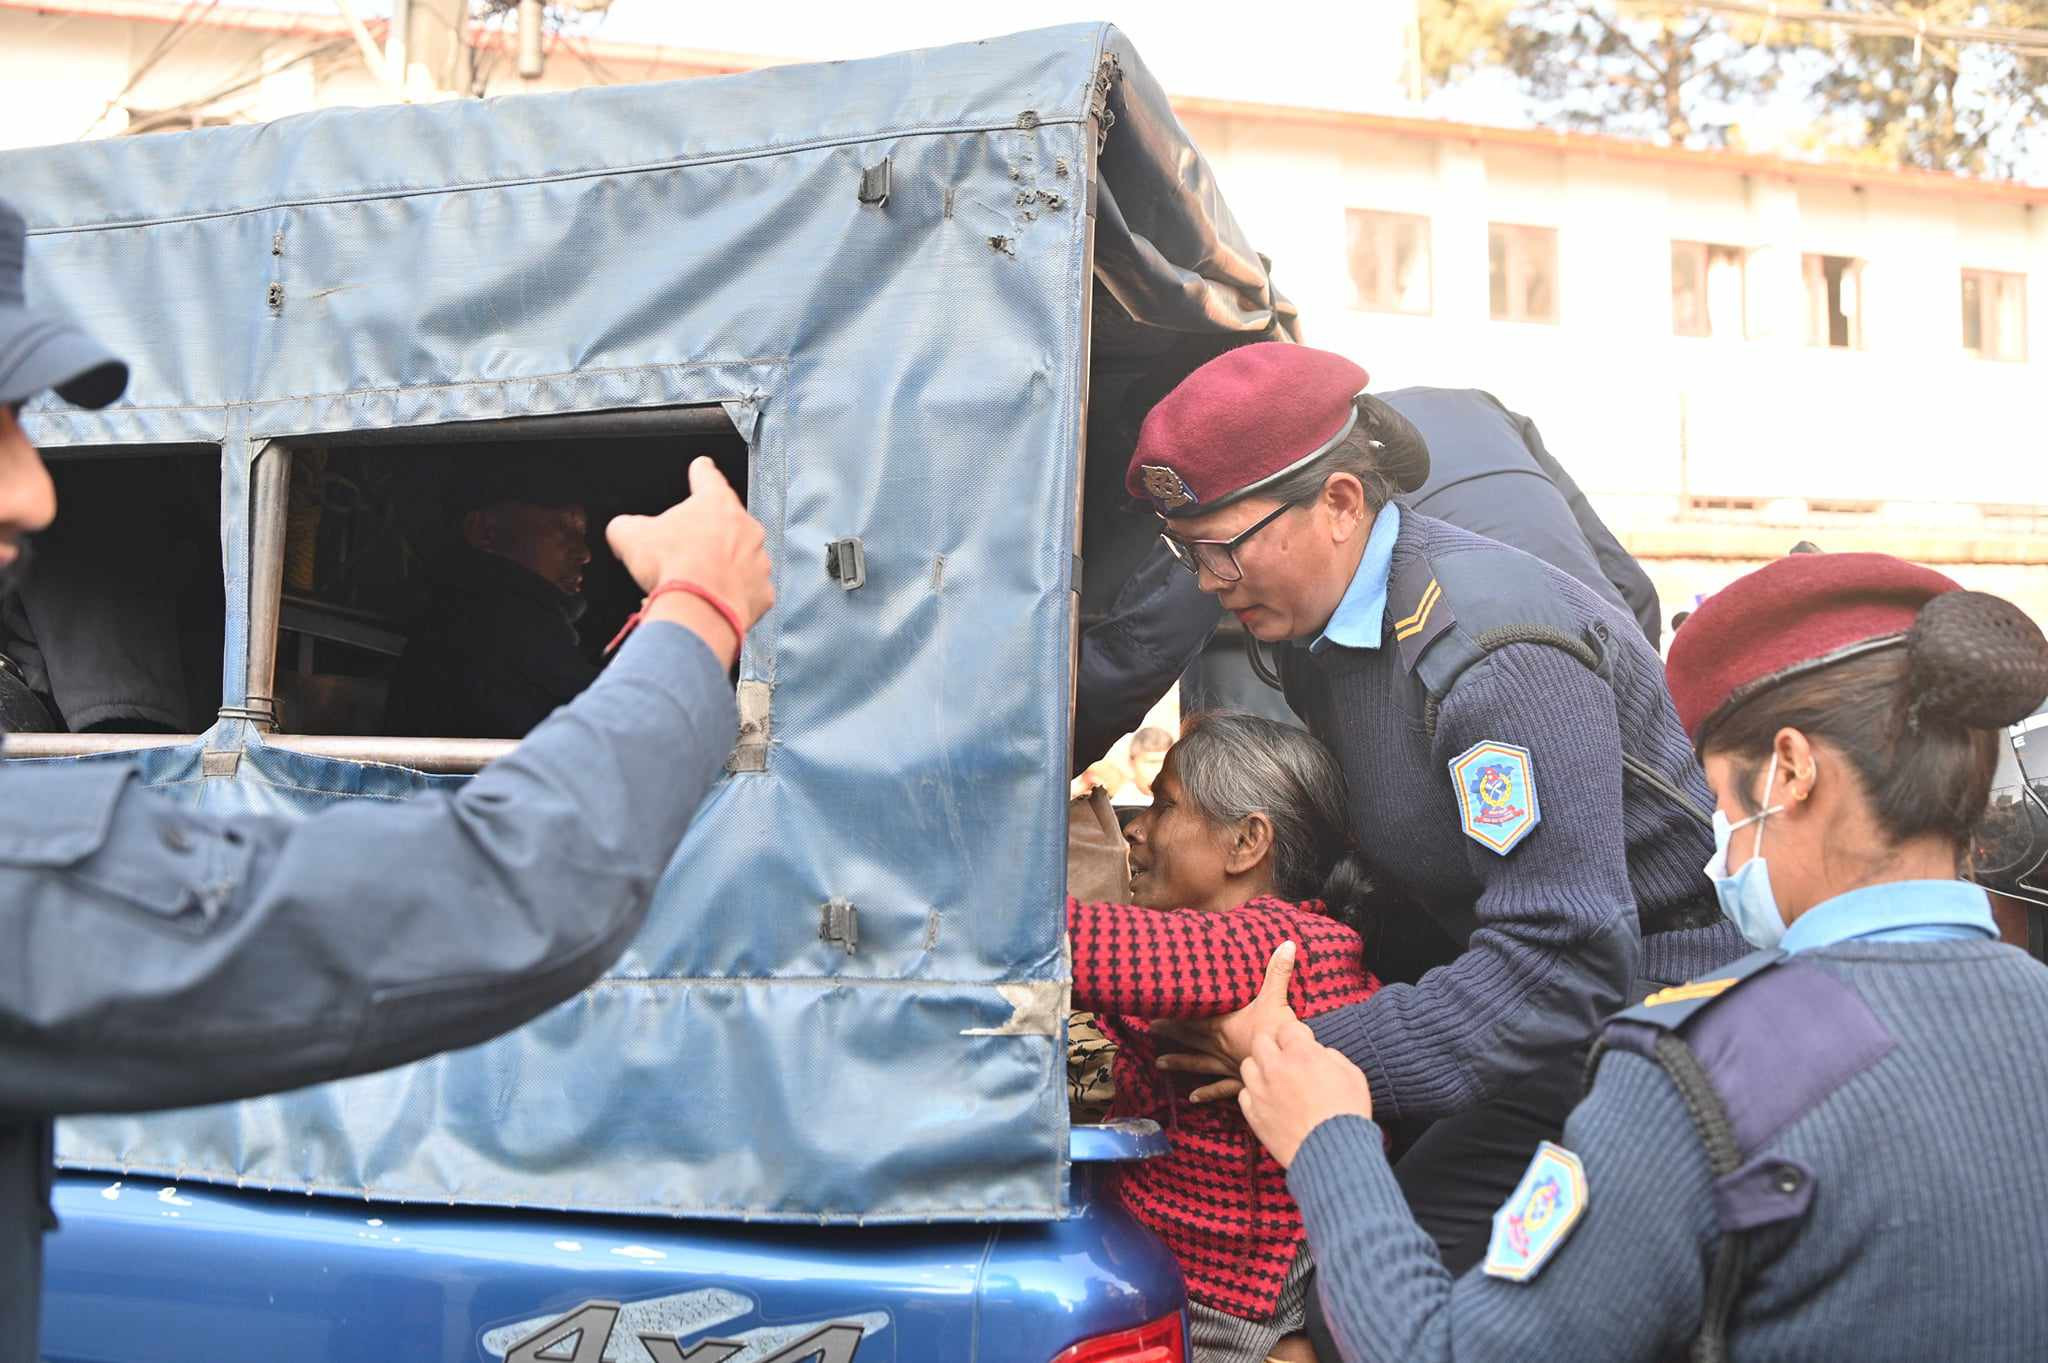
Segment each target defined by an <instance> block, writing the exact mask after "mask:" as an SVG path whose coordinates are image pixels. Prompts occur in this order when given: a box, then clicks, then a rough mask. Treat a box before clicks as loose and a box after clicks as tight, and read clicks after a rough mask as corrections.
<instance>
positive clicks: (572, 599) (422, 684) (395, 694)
mask: <svg viewBox="0 0 2048 1363" xmlns="http://www.w3.org/2000/svg"><path fill="white" fill-rule="evenodd" d="M562 463H563V461H562V460H560V459H542V460H532V459H515V460H512V461H510V462H509V463H508V464H507V465H505V466H504V467H493V468H491V469H489V470H485V471H478V472H476V473H473V474H471V475H470V476H469V477H468V478H466V479H465V480H464V482H463V484H462V485H461V487H460V488H459V490H458V491H459V495H458V498H457V500H458V502H459V503H460V505H461V507H462V519H461V523H460V526H459V535H460V537H459V539H458V540H457V542H456V543H454V544H452V545H450V546H449V547H448V550H447V552H445V553H444V554H443V555H442V556H441V558H440V560H439V562H438V563H437V564H436V565H435V569H434V596H433V602H432V604H431V605H430V606H429V608H428V610H427V613H426V614H425V615H424V616H423V617H422V618H421V619H420V620H419V621H418V622H417V623H416V624H415V625H414V626H413V628H412V631H411V635H410V637H409V639H408V640H407V643H406V646H405V653H404V656H403V657H401V658H400V659H399V663H398V672H397V674H396V675H395V676H394V677H393V678H392V682H391V699H390V702H389V703H388V705H387V707H386V710H385V728H386V729H387V730H388V731H389V732H391V733H394V734H414V735H420V736H424V737H430V738H431V737H439V738H524V737H525V736H526V734H527V731H528V730H530V729H532V728H533V726H534V725H536V724H538V723H540V722H541V721H542V720H543V719H546V718H547V717H548V715H549V714H550V713H552V712H553V711H554V709H555V707H556V706H559V705H566V704H568V703H569V702H570V701H571V700H573V699H575V698H576V697H577V696H578V695H580V694H581V693H582V691H583V688H584V687H586V686H588V685H590V683H591V681H592V680H593V679H594V678H595V677H596V676H597V668H596V666H595V665H593V664H592V663H591V661H590V660H589V659H588V658H586V657H585V656H584V654H583V647H582V642H581V640H580V639H578V637H577V634H576V622H577V621H578V620H580V619H581V618H582V616H583V611H584V607H585V604H586V603H585V602H584V599H583V569H584V566H585V565H586V564H588V563H589V562H590V545H589V542H588V539H587V536H588V532H589V527H588V521H587V518H586V513H585V511H584V507H583V503H582V500H581V497H580V494H579V493H578V491H577V490H576V489H575V488H574V487H573V486H571V485H570V483H569V482H568V480H567V479H566V478H565V476H564V475H563V473H562V471H561V470H562Z"/></svg>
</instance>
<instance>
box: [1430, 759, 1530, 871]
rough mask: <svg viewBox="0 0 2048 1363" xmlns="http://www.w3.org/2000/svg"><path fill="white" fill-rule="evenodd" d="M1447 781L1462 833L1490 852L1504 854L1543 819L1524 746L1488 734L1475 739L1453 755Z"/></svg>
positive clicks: (1513, 847) (1510, 850)
mask: <svg viewBox="0 0 2048 1363" xmlns="http://www.w3.org/2000/svg"><path fill="white" fill-rule="evenodd" d="M1451 784H1452V785H1453V786H1455V787H1456V788H1457V791H1458V821H1459V823H1460V824H1461V825H1463V827H1464V829H1465V835H1466V836H1467V837H1469V838H1471V839H1472V841H1474V842H1476V843H1478V844H1479V845H1480V846H1481V847H1484V848H1486V849H1487V850H1488V851H1490V852H1495V853H1498V854H1499V855H1501V856H1506V855H1507V854H1508V853H1509V852H1512V851H1513V850H1514V849H1515V847H1516V845H1517V844H1518V843H1520V842H1521V841H1522V839H1524V838H1526V837H1528V836H1529V834H1530V833H1531V832H1533V831H1534V830H1535V828H1536V825H1537V824H1539V823H1541V822H1543V810H1542V807H1541V806H1540V805H1539V804H1538V803H1537V800H1536V773H1535V770H1534V764H1533V763H1531V761H1530V760H1529V750H1528V749H1527V748H1522V747H1517V746H1516V745H1515V744H1513V743H1498V742H1495V741H1494V740H1492V739H1485V740H1482V741H1480V742H1478V743H1474V744H1473V745H1472V746H1471V747H1469V748H1467V749H1465V751H1464V752H1462V753H1460V754H1459V755H1458V756H1457V757H1454V758H1452V759H1451Z"/></svg>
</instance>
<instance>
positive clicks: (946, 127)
mask: <svg viewBox="0 0 2048 1363" xmlns="http://www.w3.org/2000/svg"><path fill="white" fill-rule="evenodd" d="M1087 122H1088V118H1087V117H1086V116H1085V115H1067V116H1064V117H1058V118H1041V119H1039V121H1038V126H1039V127H1041V128H1049V127H1069V126H1071V127H1078V126H1080V125H1082V124H1085V123H1087ZM1016 131H1018V127H1017V124H1016V122H1015V120H1011V121H1009V122H1005V123H960V124H939V125H929V126H927V125H920V124H911V125H909V126H907V127H902V128H883V129H879V130H877V131H874V132H864V133H852V134H848V135H847V136H844V137H826V138H817V139H813V140H811V141H808V142H776V143H767V144H764V145H762V146H758V147H742V148H737V149H735V150H731V151H721V152H708V153H706V154H705V155H703V156H693V157H681V158H678V159H674V160H669V161H644V162H641V163H639V164H636V165H630V166H593V167H591V168H589V169H584V170H564V171H557V172H555V173H553V174H549V175H529V176H521V177H517V178H514V179H509V180H464V181H458V182H456V183H454V184H446V185H386V186H380V187H378V188H374V189H362V190H352V191H350V192H349V193H346V194H333V195H323V196H312V197H308V198H302V199H278V200H274V201H272V202H269V203H261V204H251V205H248V206H246V207H242V208H220V209H214V210H212V211H209V212H205V213H188V214H185V215H183V216H181V217H175V218H129V219H126V220H123V221H120V222H93V223H76V224H73V225H70V226H67V227H32V228H30V229H29V230H28V235H29V236H31V237H56V236H67V235H69V234H71V233H73V232H119V231H128V230H132V229H135V228H140V227H169V226H174V225H176V224H178V223H187V222H217V221H219V220H221V219H223V218H241V217H247V216H249V215H250V214H253V213H274V212H276V211H278V210H279V209H285V208H317V207H321V206H323V205H326V204H348V203H371V202H376V201H379V200H385V199H418V198H424V197H426V196H428V195H431V194H468V193H474V192H476V191H479V190H486V189H521V188H524V187H525V186H528V185H557V184H567V183H570V182H572V181H576V180H598V179H603V178H604V177H605V176H607V175H653V174H659V173H660V172H662V171H667V170H688V169H691V168H693V167H696V166H716V165H730V164H733V163H735V162H739V161H754V160H759V159H761V158H763V157H771V156H786V155H790V154H792V153H796V152H804V151H823V150H826V149H829V148H832V147H858V146H863V145H866V144H868V143H873V142H890V141H899V140H901V139H903V138H906V137H958V136H962V135H965V134H975V133H1000V132H1016Z"/></svg>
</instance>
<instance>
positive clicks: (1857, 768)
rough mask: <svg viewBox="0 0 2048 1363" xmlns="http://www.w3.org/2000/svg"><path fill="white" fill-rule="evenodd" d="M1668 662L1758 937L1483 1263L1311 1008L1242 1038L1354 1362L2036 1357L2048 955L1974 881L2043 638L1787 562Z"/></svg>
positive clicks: (1723, 847)
mask: <svg viewBox="0 0 2048 1363" xmlns="http://www.w3.org/2000/svg"><path fill="white" fill-rule="evenodd" d="M1671 683H1672V690H1673V693H1674V695H1675V696H1676V697H1677V701H1678V708H1679V712H1680V714H1681V715H1682V716H1683V718H1684V720H1685V725H1686V730H1687V732H1688V733H1689V734H1690V735H1691V736H1692V737H1693V739H1694V741H1695V742H1696V743H1697V744H1698V745H1699V748H1700V751H1701V753H1702V755H1703V757H1704V759H1705V764H1706V771H1707V775H1708V779H1709V781H1710V782H1711V784H1712V785H1713V787H1714V790H1715V793H1716V796H1717V798H1718V800H1719V813H1718V814H1717V818H1716V834H1717V837H1716V851H1715V854H1714V858H1713V860H1712V862H1710V863H1709V865H1708V867H1707V873H1708V875H1709V876H1710V877H1711V878H1712V880H1713V882H1714V886H1715V890H1716V892H1717V895H1718V898H1719V899H1720V902H1721V905H1722V908H1723V911H1724V912H1725V913H1726V914H1727V916H1728V917H1729V918H1730V919H1731V921H1733V922H1735V923H1736V924H1738V925H1739V926H1740V928H1741V930H1742V933H1743V935H1744V936H1745V937H1746V938H1747V939H1748V940H1749V941H1750V942H1751V943H1752V944H1753V945H1755V946H1757V947H1759V948H1761V950H1759V951H1757V952H1755V953H1754V954H1752V955H1750V956H1747V957H1744V958H1743V959H1742V960H1741V961H1738V962H1736V963H1735V964H1734V965H1732V966H1730V967H1728V968H1727V969H1725V970H1723V971H1721V972H1718V973H1716V974H1715V975H1713V976H1712V977H1710V978H1708V979H1705V980H1702V981H1698V982H1695V983H1693V984H1690V985H1686V986H1683V987H1681V988H1677V989H1671V990H1667V991H1664V992H1663V993H1661V994H1659V995H1656V996H1653V997H1652V998H1650V999H1649V1000H1648V1001H1647V1002H1646V1003H1645V1004H1643V1005H1642V1006H1641V1007H1639V1008H1635V1009H1631V1010H1630V1011H1629V1012H1627V1013H1624V1014H1622V1015H1621V1016H1620V1017H1619V1018H1617V1019H1615V1020H1614V1021H1613V1022H1611V1023H1609V1024H1608V1027H1607V1029H1606V1033H1605V1035H1604V1037H1603V1041H1602V1045H1601V1047H1600V1048H1598V1049H1596V1051H1595V1057H1596V1058H1595V1062H1594V1064H1595V1070H1594V1073H1595V1078H1596V1082H1595V1084H1594V1086H1593V1088H1592V1090H1591V1092H1590V1093H1589V1094H1588V1095H1587V1097H1586V1099H1585V1101H1584V1102H1583V1103H1581V1104H1580V1105H1579V1107H1578V1108H1577V1110H1576V1111H1574V1112H1573V1114H1572V1116H1571V1119H1570V1121H1569V1122H1568V1123H1567V1124H1566V1127H1565V1139H1564V1142H1563V1144H1562V1145H1556V1146H1552V1145H1546V1146H1545V1147H1544V1148H1543V1149H1542V1150H1541V1151H1540V1152H1539V1153H1538V1155H1537V1156H1536V1158H1535V1160H1534V1161H1532V1162H1531V1164H1530V1166H1529V1169H1528V1171H1527V1173H1526V1175H1525V1176H1524V1179H1523V1181H1522V1183H1521V1184H1520V1185H1518V1187H1517V1188H1516V1191H1515V1193H1514V1194H1513V1195H1512V1196H1511V1197H1510V1198H1509V1199H1508V1201H1507V1202H1506V1204H1504V1205H1503V1206H1502V1207H1501V1209H1500V1211H1499V1212H1498V1214H1497V1215H1496V1217H1495V1220H1494V1231H1493V1236H1492V1239H1491V1242H1490V1244H1489V1246H1488V1250H1487V1255H1486V1260H1485V1265H1484V1271H1482V1272H1475V1273H1469V1274H1467V1275H1465V1276H1464V1277H1462V1278H1458V1279H1455V1280H1454V1279H1453V1278H1452V1277H1451V1276H1450V1275H1449V1274H1448V1273H1447V1272H1445V1270H1444V1269H1443V1267H1442V1266H1441V1265H1439V1264H1438V1263H1436V1262H1435V1261H1434V1259H1433V1257H1432V1256H1431V1254H1430V1252H1429V1246H1428V1242H1427V1240H1426V1239H1424V1238H1423V1236H1422V1235H1421V1233H1420V1232H1419V1230H1418V1229H1417V1228H1416V1226H1415V1225H1414V1223H1413V1221H1412V1220H1411V1218H1410V1217H1409V1216H1408V1214H1407V1213H1406V1211H1405V1210H1404V1209H1403V1208H1402V1206H1401V1200H1400V1195H1399V1190H1398V1189H1397V1188H1396V1186H1395V1185H1394V1182H1393V1179H1392V1177H1391V1175H1390V1174H1389V1172H1388V1170H1387V1168H1386V1164H1385V1161H1384V1159H1383V1158H1382V1156H1381V1154H1380V1138H1379V1134H1378V1132H1377V1131H1376V1130H1374V1128H1373V1126H1372V1125H1371V1123H1370V1120H1369V1118H1370V1116H1371V1111H1372V1107H1371V1103H1372V1099H1373V1097H1374V1096H1375V1095H1374V1094H1373V1093H1372V1092H1371V1091H1370V1090H1369V1089H1368V1087H1367V1085H1366V1083H1365V1081H1364V1080H1363V1078H1361V1077H1360V1076H1359V1075H1358V1074H1357V1073H1356V1072H1355V1071H1353V1070H1352V1069H1351V1067H1350V1066H1349V1065H1348V1063H1346V1062H1345V1061H1344V1060H1343V1059H1341V1058H1340V1057H1338V1056H1336V1055H1335V1054H1334V1053H1333V1052H1330V1051H1328V1050H1325V1049H1324V1048H1322V1047H1320V1046H1318V1045H1317V1044H1316V1042H1315V1040H1314V1038H1313V1036H1312V1035H1310V1034H1309V1032H1308V1030H1307V1028H1306V1027H1304V1026H1303V1025H1302V1024H1300V1023H1296V1022H1292V1021H1291V1020H1289V1021H1287V1022H1285V1023H1283V1024H1282V1025H1281V1026H1280V1027H1279V1028H1277V1029H1274V1030H1271V1031H1268V1032H1266V1033H1265V1034H1264V1035H1263V1036H1262V1037H1261V1039H1260V1040H1259V1041H1258V1042H1257V1043H1256V1044H1255V1045H1254V1047H1253V1055H1252V1057H1251V1059H1250V1060H1248V1061H1247V1062H1246V1064H1245V1067H1244V1082H1245V1089H1244V1093H1243V1094H1242V1096H1241V1102H1242V1104H1243V1106H1244V1109H1245V1113H1246V1115H1247V1117H1248V1118H1249V1119H1250V1121H1251V1123H1252V1126H1253V1129H1254V1130H1255V1131H1257V1132H1258V1133H1259V1136H1260V1138H1261V1139H1262V1140H1263V1141H1264V1142H1265V1143H1266V1145H1267V1148H1268V1149H1269V1150H1270V1151H1271V1152H1272V1153H1273V1154H1274V1156H1275V1158H1277V1159H1278V1160H1280V1161H1281V1162H1282V1163H1283V1164H1287V1165H1289V1166H1290V1168H1289V1178H1288V1183H1289V1187H1290V1189H1291V1190H1292V1191H1293V1192H1294V1194H1295V1197H1296V1198H1297V1200H1298V1201H1299V1202H1300V1203H1301V1205H1302V1208H1303V1214H1304V1217H1305V1219H1306V1222H1307V1225H1308V1232H1309V1243H1310V1247H1311V1249H1312V1250H1313V1251H1314V1253H1315V1256H1316V1259H1317V1262H1318V1266H1319V1269H1320V1272H1321V1281H1322V1284H1323V1286H1322V1291H1323V1298H1324V1305H1325V1309H1326V1311H1327V1313H1328V1316H1329V1318H1330V1320H1331V1323H1332V1326H1333V1329H1334V1332H1335V1334H1336V1336H1337V1338H1338V1340H1339V1343H1340V1347H1341V1348H1342V1350H1343V1354H1344V1357H1346V1358H1347V1359H1350V1360H1352V1361H1353V1363H1365V1361H1366V1360H1369V1359H1383V1358H1401V1359H1425V1358H1427V1359H1452V1358H1461V1359H1471V1360H1477V1359H1496V1358H1498V1359H1507V1358H1514V1359H1518V1360H1523V1359H1536V1360H1543V1359H1581V1358H1598V1359H1608V1360H1630V1359H1644V1360H1648V1359H1657V1358H1664V1357H1669V1356H1672V1355H1673V1354H1674V1353H1675V1352H1677V1351H1679V1350H1681V1349H1683V1348H1684V1347H1685V1346H1686V1344H1687V1341H1691V1347H1692V1356H1693V1357H1694V1358H1695V1359H1700V1360H1706V1359H1719V1358H1726V1357H1734V1358H1739V1359H1804V1358H1818V1357H1828V1356H1834V1355H1837V1354H1841V1353H1843V1352H1845V1351H1846V1352H1853V1353H1854V1355H1855V1356H1856V1357H1857V1358H1859V1359H1864V1360H1873V1361H1875V1363H1882V1360H1887V1359H1898V1360H1908V1359H1911V1360H1918V1359H1925V1358H1968V1359H2012V1360H2020V1359H2039V1358H2043V1357H2048V1239H2044V1238H2043V1237H2042V1235H2041V1234H2040V1228H2041V1226H2042V1225H2043V1224H2044V1223H2048V1166H2044V1165H2043V1163H2042V1160H2041V1157H2040V1148H2039V1143H2040V1130H2041V1127H2042V1125H2043V1122H2044V1120H2048V1064H2044V1063H2043V1056H2044V1055H2048V967H2044V966H2043V965H2042V964H2041V963H2040V962H2038V961H2034V960H2031V959H2029V958H2028V957H2027V956H2026V954H2025V953H2023V952H2021V951H2019V950H2017V949H2015V948H2013V947H2011V946H2007V945H2002V944H2000V943H1999V942H1998V941H1997V940H1996V930H1995V928H1994V926H1993V923H1992V917H1991V913H1990V907H1989V904H1988V902H1987V900H1986V896H1985V893H1984V891H1983V890H1982V889H1980V888H1979V887H1977V886H1975V885H1973V884H1970V883H1969V882H1967V881H1964V880H1961V879H1958V878H1957V876H1958V870H1959V867H1960V866H1961V864H1962V862H1963V860H1964V857H1965V853H1966V850H1967V848H1968V845H1969V839H1970V836H1971V833H1972V831H1973V829H1974V827H1975V825H1976V824H1977V822H1978V820H1979V818H1980V817H1981V816H1982V814H1983V812H1984V808H1985V797H1986V792H1987V790H1988V788H1989V785H1990V781H1991V778H1992V772H1993V768H1994V766H1995V765H1996V761H1997V746H1996V745H1997V739H1998V735H1997V732H1996V731H1997V729H1998V727H1999V726H2001V725H2004V724H2008V723H2011V722H2013V721H2014V720H2016V719H2018V718H2019V717H2020V716H2023V715H2026V714H2027V713H2029V712H2030V711H2032V710H2033V709H2034V707H2035V706H2037V705H2038V704H2039V703H2040V702H2041V700H2042V698H2043V696H2044V695H2048V642H2044V640H2043V638H2042V636H2041V632H2040V631H2039V630H2038V629H2037V628H2035V627H2034V626H2033V624H2032V623H2031V622H2029V621H2028V620H2027V619H2026V618H2025V617H2024V616H2023V615H2021V614H2020V613H2019V611H2018V610H2017V609H2015V608H2014V607H2013V606H2011V605H2010V604H2009V603H2007V602H2005V601H2002V600H2000V599H1998V598H1996V597H1989V596H1982V595H1979V594H1976V593H1971V592H1964V591H1960V590H1958V589H1957V588H1956V586H1955V584H1954V583H1953V582H1951V581H1949V580H1948V579H1947V578H1945V577H1943V576H1942V575H1940V574H1939V573H1935V572H1932V571H1930V570H1928V569H1925V568H1919V567H1915V566H1913V565H1911V564H1908V563H1904V562H1901V561H1899V560H1897V559H1893V558H1890V557H1887V556H1884V555H1880V554H1833V555H1826V554H1819V555H1802V556H1798V557H1793V558H1787V559H1784V560H1781V561H1779V562H1777V563H1774V564H1771V565H1770V566H1768V567H1766V568H1763V569H1761V570H1760V571H1758V572H1756V573H1753V574H1751V575H1749V576H1748V577H1745V578H1743V579H1741V580H1740V581H1738V582H1736V583H1735V584H1733V585H1732V586H1730V587H1729V588H1727V589H1726V590H1725V591H1723V592H1721V593H1720V594H1719V595H1717V596H1715V597H1713V598H1712V599H1710V600H1709V601H1708V602H1706V604H1705V605H1703V606H1701V607H1700V609H1699V610H1698V611H1697V612H1695V613H1694V615H1693V617H1692V618H1691V619H1690V620H1689V621H1688V622H1687V623H1686V624H1685V626H1684V627H1683V628H1682V629H1681V630H1680V631H1679V632H1678V635H1677V638H1676V640H1675V642H1674V644H1673V646H1672V653H1671Z"/></svg>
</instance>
